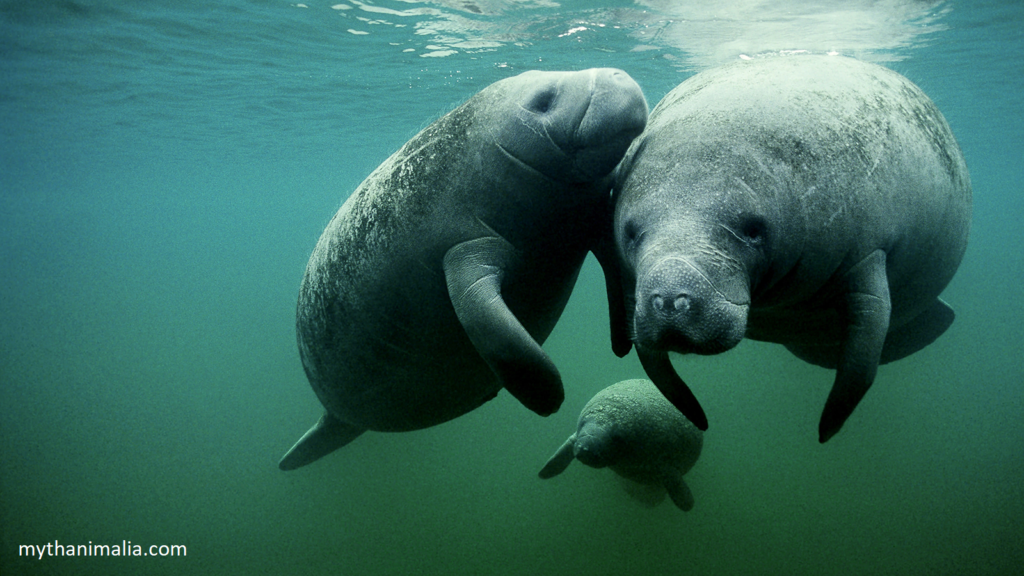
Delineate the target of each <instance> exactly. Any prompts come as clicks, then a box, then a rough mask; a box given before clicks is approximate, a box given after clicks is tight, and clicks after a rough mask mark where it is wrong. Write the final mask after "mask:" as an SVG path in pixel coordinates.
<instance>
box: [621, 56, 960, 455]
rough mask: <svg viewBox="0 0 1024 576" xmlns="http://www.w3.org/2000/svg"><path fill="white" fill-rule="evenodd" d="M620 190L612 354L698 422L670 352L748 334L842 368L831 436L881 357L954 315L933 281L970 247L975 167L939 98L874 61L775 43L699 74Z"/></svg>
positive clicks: (661, 114) (642, 145)
mask: <svg viewBox="0 0 1024 576" xmlns="http://www.w3.org/2000/svg"><path fill="white" fill-rule="evenodd" d="M615 188H616V189H615V191H614V193H613V195H614V197H615V200H614V201H615V203H616V205H615V214H614V234H615V242H616V245H617V248H618V253H619V257H620V270H619V273H620V274H621V276H622V277H621V282H622V290H623V292H624V294H625V296H626V297H625V299H624V301H623V306H624V308H625V309H624V310H620V311H618V313H617V314H612V318H613V322H615V321H616V319H618V321H620V322H622V324H621V325H619V326H614V325H613V331H615V332H617V333H619V334H620V336H619V339H620V340H621V339H625V340H626V342H627V344H626V345H625V346H623V347H620V348H618V349H617V350H616V353H618V354H619V355H620V356H621V355H624V353H625V352H628V350H629V344H628V343H629V342H630V341H631V342H632V344H634V345H635V347H636V350H637V353H638V355H639V357H640V360H641V362H642V364H643V366H644V369H645V371H646V372H647V375H648V376H649V377H650V378H651V379H652V380H653V381H654V382H655V384H657V386H658V387H659V389H661V390H662V392H664V393H665V394H666V396H667V397H668V398H669V399H670V400H671V401H672V403H673V404H675V405H676V406H677V407H679V409H680V410H682V411H683V413H684V414H686V415H687V417H688V418H689V419H690V420H692V421H693V422H694V423H695V424H696V425H697V426H698V427H699V428H701V429H706V428H707V418H706V416H705V414H704V412H703V410H702V408H701V406H700V404H699V403H698V402H697V400H696V398H695V396H694V395H693V393H692V392H691V391H690V390H689V389H688V388H687V386H686V384H685V383H684V382H683V380H682V379H680V377H679V376H678V375H677V373H676V372H675V370H674V368H673V366H672V364H671V363H670V361H669V357H668V352H677V353H683V354H686V353H694V354H718V353H720V352H724V351H726V350H729V349H731V348H733V347H734V346H736V345H737V343H739V342H740V340H741V339H742V338H744V337H746V338H750V339H753V340H761V341H766V342H774V343H779V344H782V345H784V346H785V347H786V348H787V349H789V350H790V351H791V352H792V353H793V354H795V355H796V356H797V357H798V358H801V359H802V360H804V361H806V362H810V363H812V364H815V365H818V366H822V367H825V368H828V369H835V371H836V372H835V380H834V382H833V385H832V389H831V392H830V393H829V395H828V399H827V401H826V402H825V407H824V410H823V411H822V415H821V421H820V424H819V430H818V432H819V441H820V442H825V441H827V440H828V439H829V438H831V437H832V436H833V435H834V434H836V432H838V431H839V429H840V427H841V426H842V425H843V423H844V422H845V421H846V419H847V418H848V417H849V416H850V415H851V413H852V412H853V410H854V408H855V407H856V406H857V403H858V402H859V401H860V400H861V398H862V397H863V396H864V394H865V393H866V392H867V391H868V388H869V387H870V386H871V384H872V381H873V380H874V378H875V374H876V371H877V367H878V365H879V364H884V363H887V362H892V361H894V360H899V359H901V358H904V357H906V356H908V355H910V354H913V353H914V352H916V351H918V350H921V349H922V348H924V347H925V346H927V345H928V344H930V343H931V342H932V341H934V340H935V339H936V338H937V337H938V336H939V335H941V334H942V333H943V332H945V331H946V329H947V328H948V327H949V326H950V324H951V323H952V322H953V310H952V309H951V308H950V307H949V306H948V305H947V304H946V303H945V302H943V301H942V300H941V299H939V294H940V293H941V292H942V290H943V289H944V288H945V286H946V285H947V284H948V283H949V281H950V279H951V278H952V277H953V275H954V273H955V272H956V269H957V267H958V266H959V264H960V260H961V258H962V257H963V254H964V250H965V249H966V245H967V237H968V233H969V230H970V219H971V201H972V200H971V184H970V177H969V176H968V173H967V167H966V164H965V163H964V158H963V154H962V153H961V151H960V147H959V145H958V144H957V142H956V140H955V139H954V137H953V134H952V132H951V131H950V128H949V125H948V124H947V123H946V120H945V119H944V118H943V116H942V114H941V113H940V112H939V110H938V109H937V108H936V107H935V104H934V103H932V101H931V100H929V99H928V97H927V96H925V94H924V93H923V92H922V91H921V90H920V89H919V88H918V87H917V86H915V85H914V84H912V83H911V82H910V81H909V80H907V79H906V78H904V77H902V76H900V75H899V74H897V73H895V72H892V71H890V70H888V69H886V68H883V67H881V66H877V65H873V64H868V63H864V62H860V61H857V60H854V59H850V58H845V57H832V56H816V55H805V56H776V57H765V58H759V59H752V60H749V61H737V62H735V63H732V64H729V65H725V66H723V67H720V68H717V69H712V70H709V71H706V72H702V73H700V74H697V75H695V76H693V77H691V78H689V79H688V80H686V81H685V82H683V83H682V84H680V85H679V86H677V87H676V88H675V89H674V90H672V91H671V92H670V93H669V94H667V95H666V96H665V97H664V99H662V100H661V102H659V103H658V105H657V106H656V107H655V109H654V110H653V111H652V112H651V116H650V119H649V121H648V126H647V129H646V130H645V132H644V134H643V135H642V136H641V137H640V138H638V139H637V140H636V141H634V143H633V144H632V146H631V147H630V150H629V151H628V152H627V153H626V157H625V158H624V159H623V161H622V164H621V165H620V167H619V169H618V171H617V180H616V183H615ZM623 334H625V336H622V335H623Z"/></svg>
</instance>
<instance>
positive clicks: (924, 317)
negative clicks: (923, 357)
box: [879, 298, 956, 364]
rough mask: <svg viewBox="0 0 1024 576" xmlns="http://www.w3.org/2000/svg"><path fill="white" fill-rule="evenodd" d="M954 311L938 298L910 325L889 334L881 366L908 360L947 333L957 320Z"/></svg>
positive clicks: (886, 338) (883, 349)
mask: <svg viewBox="0 0 1024 576" xmlns="http://www.w3.org/2000/svg"><path fill="white" fill-rule="evenodd" d="M955 316H956V315H955V314H954V313H953V309H952V308H950V307H949V304H946V303H945V302H943V301H942V299H941V298H936V299H935V301H934V302H932V304H931V306H929V307H928V309H927V310H925V311H924V312H922V313H921V314H920V315H918V316H917V317H916V318H914V319H913V320H911V321H910V322H909V323H907V324H904V325H903V326H900V327H899V328H896V329H895V330H892V331H891V332H889V335H888V336H886V337H885V347H884V348H882V360H881V362H879V364H888V363H889V362H894V361H896V360H899V359H901V358H906V357H907V356H910V355H911V354H913V353H914V352H917V351H919V350H921V349H922V348H924V347H925V346H927V345H929V344H931V343H932V342H934V341H935V339H936V338H938V337H939V336H941V335H942V333H943V332H945V331H946V330H947V329H948V328H949V326H950V324H952V323H953V318H955Z"/></svg>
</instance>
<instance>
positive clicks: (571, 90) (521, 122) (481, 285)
mask: <svg viewBox="0 0 1024 576" xmlns="http://www.w3.org/2000/svg"><path fill="white" fill-rule="evenodd" d="M646 120H647V103H646V101H645V100H644V97H643V94H642V93H641V91H640V88H639V86H637V84H636V82H634V81H633V79H632V78H630V77H629V75H628V74H626V73H625V72H622V71H620V70H613V69H592V70H584V71H580V72H538V71H533V72H526V73H524V74H520V75H519V76H515V77H512V78H507V79H505V80H501V81H499V82H496V83H494V84H492V85H490V86H488V87H487V88H485V89H484V90H482V91H481V92H480V93H478V94H476V95H475V96H473V97H472V98H471V99H469V100H468V101H466V102H465V103H464V104H462V105H461V106H459V107H458V108H456V109H455V110H453V111H452V112H450V113H448V114H447V115H445V116H444V117H442V118H441V119H439V120H437V121H436V122H434V123H433V124H432V125H430V126H428V127H427V128H426V129H424V130H423V131H422V132H420V133H419V134H418V135H416V136H415V137H414V138H413V139H412V140H410V141H409V142H407V143H406V144H405V145H404V146H403V147H402V148H401V149H400V150H398V152H396V153H395V154H394V155H392V156H391V157H390V158H388V159H387V160H386V161H385V162H384V163H383V164H381V165H380V166H379V167H378V168H377V169H376V170H375V171H374V172H373V173H372V174H370V176H369V177H368V178H367V179H366V180H365V181H364V182H363V183H362V184H361V185H360V186H359V188H358V189H357V190H356V191H355V192H354V193H353V194H352V195H351V197H349V199H348V200H347V201H346V202H345V203H344V205H342V207H341V209H340V210H339V211H338V213H337V214H336V215H335V216H334V218H333V219H332V220H331V222H330V224H328V226H327V229H326V230H324V232H323V235H322V236H321V237H320V241H319V242H318V243H317V246H316V249H315V250H314V251H313V254H312V256H311V257H310V260H309V264H308V266H307V268H306V273H305V276H304V278H303V281H302V286H301V289H300V292H299V301H298V312H297V320H296V325H297V335H298V345H299V353H300V356H301V359H302V364H303V367H304V368H305V371H306V376H307V377H308V379H309V382H310V384H311V385H312V387H313V390H314V391H315V392H316V395H317V397H318V398H319V399H320V402H321V403H322V404H323V405H324V407H325V409H326V413H325V414H324V416H323V417H322V418H321V419H320V421H319V422H318V423H317V424H315V425H314V426H313V427H312V428H311V429H310V430H309V431H308V432H307V433H306V434H305V436H303V437H302V438H301V439H300V440H299V441H298V442H297V443H296V444H295V446H293V447H292V449H291V450H289V451H288V453H287V454H285V456H284V458H283V459H282V460H281V462H280V467H281V468H282V469H284V470H291V469H294V468H298V467H299V466H303V465H305V464H308V463H310V462H312V461H314V460H316V459H318V458H320V457H321V456H323V455H325V454H327V453H329V452H331V451H333V450H335V449H337V448H339V447H341V446H344V445H345V444H347V443H348V442H350V441H352V440H353V439H354V438H355V437H356V436H358V435H359V434H361V433H362V432H364V431H365V430H379V431H403V430H414V429H418V428H425V427H428V426H432V425H435V424H439V423H441V422H445V421H447V420H450V419H452V418H455V417H457V416H459V415H461V414H464V413H466V412H468V411H470V410H473V409H474V408H476V407H478V406H480V405H481V404H483V403H484V402H486V401H487V400H489V399H491V398H493V397H494V396H495V395H496V394H497V393H498V391H499V390H500V389H501V388H502V387H504V388H506V389H508V390H509V392H511V393H512V395H513V396H515V397H516V398H517V399H518V400H519V401H520V402H522V403H523V404H524V405H526V406H527V407H528V408H530V409H531V410H533V411H535V412H537V413H539V414H541V415H547V414H551V413H552V412H554V411H556V410H557V409H558V407H559V405H560V404H561V402H562V399H563V391H562V384H561V379H560V377H559V374H558V371H557V370H556V369H555V366H554V364H553V363H552V362H551V360H550V358H548V356H547V355H546V354H545V353H544V352H543V350H541V348H540V344H541V343H543V342H544V340H545V338H547V336H548V335H549V334H550V332H551V330H552V328H553V327H554V325H555V322H556V321H557V320H558V317H559V315H560V314H561V312H562V310H563V308H564V307H565V304H566V302H567V300H568V298H569V294H570V292H571V290H572V288H573V284H574V283H575V281H576V277H577V275H578V273H579V271H580V268H581V266H582V264H583V261H584V258H585V257H586V255H587V252H588V251H594V252H595V254H597V256H598V258H599V260H600V261H601V262H602V265H603V266H604V265H605V264H606V263H607V261H608V258H609V257H610V255H611V254H612V251H613V249H612V247H611V241H610V237H611V232H610V230H611V228H610V227H611V211H610V203H609V202H610V201H609V198H610V196H609V193H608V192H609V189H610V182H611V177H610V174H611V172H612V170H613V169H614V168H615V166H616V164H618V162H619V160H620V159H621V158H622V155H623V153H624V152H625V151H626V148H627V147H628V146H629V144H630V142H632V140H633V139H634V138H635V137H636V136H637V135H638V134H640V132H641V131H642V130H643V127H644V125H645V123H646ZM605 244H607V248H606V249H602V248H601V246H604V245H605Z"/></svg>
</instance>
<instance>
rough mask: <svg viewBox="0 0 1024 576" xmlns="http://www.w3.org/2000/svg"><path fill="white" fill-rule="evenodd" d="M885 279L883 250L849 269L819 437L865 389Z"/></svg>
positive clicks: (885, 311) (882, 321)
mask: <svg viewBox="0 0 1024 576" xmlns="http://www.w3.org/2000/svg"><path fill="white" fill-rule="evenodd" d="M890 312H891V303H890V301H889V281H888V279H887V278H886V274H885V252H883V251H881V250H876V251H874V252H872V253H871V254H870V255H869V256H868V257H867V258H865V259H864V260H862V261H860V262H859V263H858V264H857V265H856V266H854V267H853V268H851V269H850V271H849V272H848V273H847V276H846V293H845V294H844V295H843V302H842V304H841V307H840V313H841V315H842V318H843V321H844V322H845V326H844V327H843V342H842V344H841V346H840V352H839V361H838V364H837V366H836V379H835V382H834V383H833V384H832V390H831V391H830V392H829V394H828V400H826V401H825V409H824V410H823V411H822V413H821V422H820V423H819V424H818V440H819V442H821V443H825V442H827V441H828V439H829V438H831V437H832V436H835V434H836V432H839V429H840V428H842V426H843V423H844V422H846V419H847V418H849V417H850V414H852V413H853V410H854V408H856V407H857V404H858V403H859V402H860V400H861V398H863V397H864V394H866V393H867V391H868V388H870V387H871V383H872V382H874V380H875V372H877V371H878V361H879V359H880V358H881V356H882V347H883V346H884V345H885V335H886V333H887V332H888V331H889V314H890Z"/></svg>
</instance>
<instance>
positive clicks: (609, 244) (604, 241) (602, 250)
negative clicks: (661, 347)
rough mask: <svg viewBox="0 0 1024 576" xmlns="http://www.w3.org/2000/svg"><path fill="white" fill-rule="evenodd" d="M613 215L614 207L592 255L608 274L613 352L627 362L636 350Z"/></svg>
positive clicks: (608, 212)
mask: <svg viewBox="0 0 1024 576" xmlns="http://www.w3.org/2000/svg"><path fill="white" fill-rule="evenodd" d="M610 203H611V202H610V200H609V204H610ZM612 213H613V209H612V207H611V206H609V207H608V208H607V209H606V210H604V211H603V214H602V221H601V222H600V223H599V225H598V230H600V233H599V235H598V239H597V242H596V245H595V246H594V248H593V249H592V250H591V252H593V253H594V256H595V257H596V258H597V262H598V264H600V265H601V270H602V271H603V272H604V285H605V290H606V291H607V292H608V320H609V323H610V324H611V337H612V352H614V353H615V355H616V356H618V357H619V358H623V357H624V356H625V355H626V354H629V351H630V349H631V348H632V347H633V341H632V340H630V339H629V327H628V326H629V324H628V319H627V316H626V299H625V294H624V293H623V291H622V273H621V271H620V269H619V260H618V248H617V247H616V246H615V231H614V229H613V227H612Z"/></svg>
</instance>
